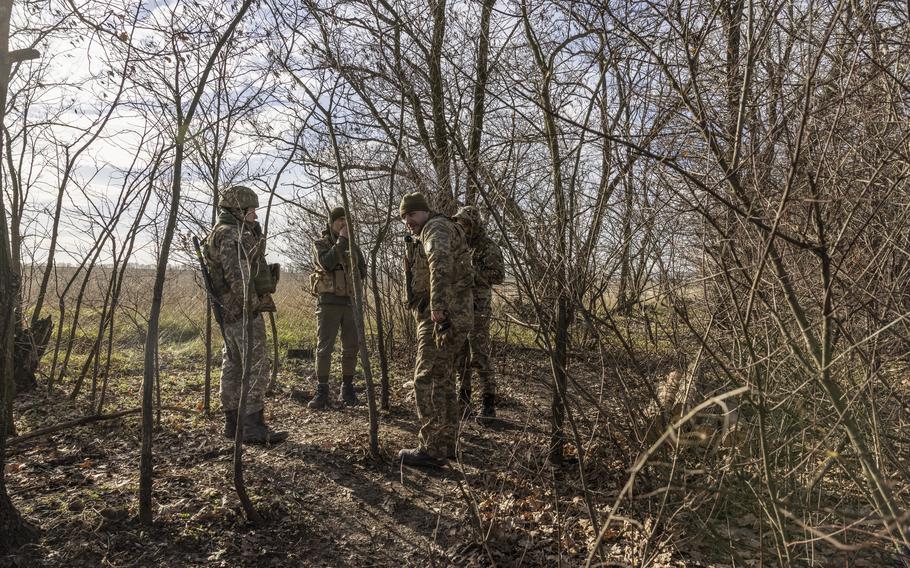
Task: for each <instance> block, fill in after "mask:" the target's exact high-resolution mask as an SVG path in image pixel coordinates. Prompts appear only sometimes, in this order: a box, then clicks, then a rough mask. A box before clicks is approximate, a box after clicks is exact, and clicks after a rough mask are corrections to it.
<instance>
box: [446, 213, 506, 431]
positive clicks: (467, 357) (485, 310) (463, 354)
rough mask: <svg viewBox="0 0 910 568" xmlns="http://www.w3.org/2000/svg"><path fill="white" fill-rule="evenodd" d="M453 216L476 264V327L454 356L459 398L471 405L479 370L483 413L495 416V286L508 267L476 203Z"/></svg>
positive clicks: (464, 404)
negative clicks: (492, 333) (492, 324)
mask: <svg viewBox="0 0 910 568" xmlns="http://www.w3.org/2000/svg"><path fill="white" fill-rule="evenodd" d="M454 219H455V220H456V221H457V222H458V223H459V224H460V225H461V226H462V228H464V232H465V235H466V236H467V241H468V246H469V247H470V249H471V260H472V264H473V266H474V328H473V329H472V330H471V332H470V333H469V334H468V339H467V340H466V341H465V342H464V345H463V346H462V348H461V351H459V353H458V355H457V356H456V357H455V371H456V372H457V373H458V384H459V387H458V401H459V402H460V403H461V404H462V405H463V406H465V407H468V406H470V404H471V373H472V371H474V372H476V373H477V377H478V378H479V379H480V388H481V393H482V394H483V398H482V404H483V406H482V407H481V411H480V416H481V417H483V418H492V417H495V416H496V379H495V377H494V375H493V365H492V363H491V361H490V316H491V314H492V309H491V305H492V301H493V289H492V287H493V285H494V284H502V281H503V279H504V278H505V266H504V265H503V261H502V250H501V249H500V247H499V245H498V244H497V243H496V242H495V241H493V239H491V238H490V237H489V236H487V234H486V231H484V227H483V220H482V219H481V218H480V211H479V210H478V209H477V208H476V207H474V206H473V205H468V206H465V207H462V208H461V209H459V210H458V213H456V214H455V217H454Z"/></svg>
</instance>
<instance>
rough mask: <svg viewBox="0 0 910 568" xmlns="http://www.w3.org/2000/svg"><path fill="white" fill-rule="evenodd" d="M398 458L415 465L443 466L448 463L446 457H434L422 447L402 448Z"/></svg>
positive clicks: (402, 461) (407, 463) (405, 463)
mask: <svg viewBox="0 0 910 568" xmlns="http://www.w3.org/2000/svg"><path fill="white" fill-rule="evenodd" d="M398 459H400V460H401V463H403V464H404V465H415V466H417V467H443V466H444V465H445V464H446V460H445V458H436V457H433V456H431V455H430V454H428V453H427V452H426V451H425V450H423V449H422V448H406V449H404V450H401V451H400V452H398Z"/></svg>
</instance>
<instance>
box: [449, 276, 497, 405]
mask: <svg viewBox="0 0 910 568" xmlns="http://www.w3.org/2000/svg"><path fill="white" fill-rule="evenodd" d="M490 304H491V298H490V297H489V294H483V293H480V294H477V295H476V296H475V297H474V326H473V328H472V329H471V331H470V333H468V337H467V339H465V341H464V343H463V344H462V346H461V349H460V350H459V351H458V354H457V355H456V356H455V372H456V373H457V375H458V388H459V390H467V391H470V390H471V375H472V374H476V375H477V377H478V379H479V380H480V391H481V393H482V394H493V395H495V394H496V377H495V375H494V374H493V362H492V361H491V359H490V317H491V315H492V308H491V306H490Z"/></svg>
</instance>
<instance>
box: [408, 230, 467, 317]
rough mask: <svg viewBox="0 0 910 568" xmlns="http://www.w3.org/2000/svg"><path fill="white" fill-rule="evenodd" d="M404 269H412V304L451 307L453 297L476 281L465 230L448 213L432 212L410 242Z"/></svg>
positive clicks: (443, 309)
mask: <svg viewBox="0 0 910 568" xmlns="http://www.w3.org/2000/svg"><path fill="white" fill-rule="evenodd" d="M405 270H408V271H410V282H411V286H410V290H409V294H408V297H409V300H408V305H409V306H410V307H411V308H416V309H418V310H420V311H422V310H423V309H425V307H426V306H429V307H430V309H431V310H442V311H448V310H449V306H450V305H452V304H453V300H454V299H455V298H456V297H458V296H459V295H462V294H465V293H467V292H469V291H470V289H471V288H472V287H473V285H474V270H473V268H472V267H471V252H470V250H469V249H468V245H467V241H466V240H465V236H464V230H463V229H462V228H461V227H460V226H459V225H458V224H457V223H455V222H453V221H452V220H451V219H449V218H448V217H446V216H445V215H440V214H438V213H431V214H430V219H429V220H428V221H427V222H426V224H425V225H424V226H423V229H422V230H421V232H420V235H419V236H418V238H417V239H415V240H414V241H412V242H411V243H409V244H408V246H407V249H406V251H405Z"/></svg>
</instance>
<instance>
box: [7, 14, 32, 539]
mask: <svg viewBox="0 0 910 568" xmlns="http://www.w3.org/2000/svg"><path fill="white" fill-rule="evenodd" d="M12 10H13V2H12V0H0V125H2V124H3V121H4V118H5V109H6V94H7V91H8V89H9V69H10V64H9V21H10V15H11V13H12ZM2 143H3V141H2V139H0V144H2ZM0 154H2V148H0ZM3 200H4V198H3V195H2V194H0V554H4V553H6V552H8V551H9V550H12V549H14V548H16V547H18V546H20V545H22V544H25V543H27V542H30V541H31V540H33V539H34V538H35V536H36V534H35V530H34V529H33V528H32V527H31V526H30V525H29V524H28V523H26V522H25V521H24V520H23V519H22V517H21V516H20V515H19V511H17V510H16V507H15V506H14V505H13V502H12V501H11V500H10V498H9V495H8V494H7V492H6V430H7V428H6V425H7V424H11V423H12V419H13V417H12V414H11V413H9V412H8V411H7V408H8V404H7V401H8V400H9V397H10V396H11V394H12V386H13V380H12V379H13V351H14V344H13V343H14V341H15V328H16V305H15V304H16V302H17V299H18V297H19V275H18V274H16V273H15V272H14V271H13V260H12V252H11V249H10V238H9V227H7V224H6V206H5V205H4V203H3Z"/></svg>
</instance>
